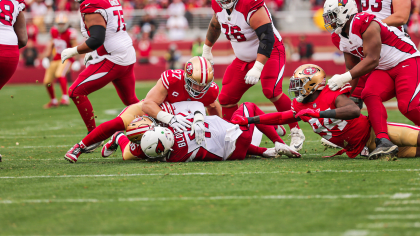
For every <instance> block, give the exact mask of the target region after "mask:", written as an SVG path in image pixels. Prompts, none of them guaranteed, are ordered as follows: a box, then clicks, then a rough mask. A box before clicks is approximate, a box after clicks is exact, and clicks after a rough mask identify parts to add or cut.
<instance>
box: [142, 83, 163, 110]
mask: <svg viewBox="0 0 420 236" xmlns="http://www.w3.org/2000/svg"><path fill="white" fill-rule="evenodd" d="M166 96H168V90H166V88H165V86H163V83H162V79H159V80H158V82H157V83H156V85H155V86H154V87H153V88H152V89H151V90H150V91H149V92H148V93H147V95H146V98H145V99H144V101H143V106H142V110H143V112H144V113H146V114H148V115H149V116H151V117H153V118H156V117H157V115H158V113H159V112H161V111H162V109H161V108H160V107H159V106H160V104H162V103H163V102H164V101H165V98H166Z"/></svg>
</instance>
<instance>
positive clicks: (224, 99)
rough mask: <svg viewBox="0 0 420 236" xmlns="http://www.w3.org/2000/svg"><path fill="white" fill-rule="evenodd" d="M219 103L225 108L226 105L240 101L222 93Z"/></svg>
mask: <svg viewBox="0 0 420 236" xmlns="http://www.w3.org/2000/svg"><path fill="white" fill-rule="evenodd" d="M219 102H220V105H222V106H224V105H231V104H236V103H238V102H239V100H236V99H232V98H231V97H230V96H229V95H227V94H222V93H221V94H219Z"/></svg>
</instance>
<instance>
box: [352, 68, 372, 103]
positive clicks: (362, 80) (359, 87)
mask: <svg viewBox="0 0 420 236" xmlns="http://www.w3.org/2000/svg"><path fill="white" fill-rule="evenodd" d="M369 75H370V73H368V74H366V75H363V76H360V78H359V81H358V82H357V86H356V88H355V89H354V90H353V93H352V94H351V96H352V97H355V98H362V91H363V89H364V88H365V86H366V80H367V79H368V78H369Z"/></svg>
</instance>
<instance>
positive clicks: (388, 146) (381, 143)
mask: <svg viewBox="0 0 420 236" xmlns="http://www.w3.org/2000/svg"><path fill="white" fill-rule="evenodd" d="M375 143H376V148H375V150H373V151H372V152H371V153H370V155H369V160H376V159H378V158H379V157H381V156H386V155H390V156H395V155H396V154H397V153H398V146H397V145H395V144H393V143H392V142H391V141H389V140H388V139H386V138H381V139H378V138H376V139H375Z"/></svg>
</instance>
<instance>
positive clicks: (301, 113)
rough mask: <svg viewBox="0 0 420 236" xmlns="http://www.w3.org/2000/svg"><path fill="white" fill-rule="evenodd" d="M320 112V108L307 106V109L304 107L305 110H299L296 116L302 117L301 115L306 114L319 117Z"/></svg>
mask: <svg viewBox="0 0 420 236" xmlns="http://www.w3.org/2000/svg"><path fill="white" fill-rule="evenodd" d="M319 112H320V111H319V110H314V109H310V108H306V109H303V110H301V111H299V112H298V113H297V114H296V115H295V118H299V119H302V118H301V116H306V117H311V118H319V117H320V115H319Z"/></svg>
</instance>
